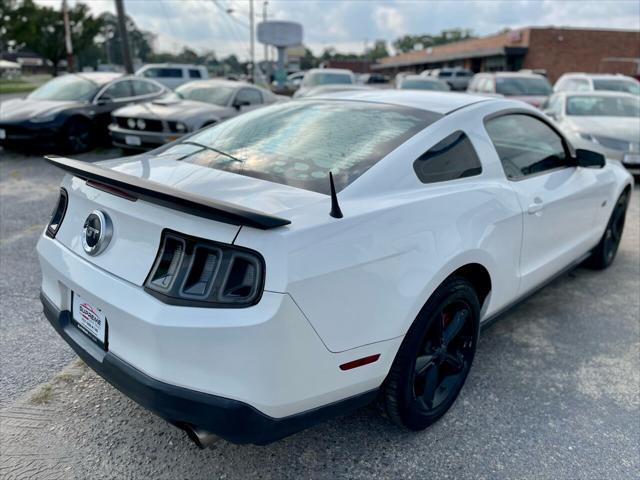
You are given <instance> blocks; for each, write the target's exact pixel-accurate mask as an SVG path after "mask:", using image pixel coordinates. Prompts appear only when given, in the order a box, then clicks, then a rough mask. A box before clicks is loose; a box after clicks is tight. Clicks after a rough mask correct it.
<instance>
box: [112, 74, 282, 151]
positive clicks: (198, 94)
mask: <svg viewBox="0 0 640 480" xmlns="http://www.w3.org/2000/svg"><path fill="white" fill-rule="evenodd" d="M280 100H282V98H281V97H278V96H276V95H274V94H273V93H271V92H270V91H268V90H265V89H264V88H260V87H257V86H254V85H251V84H248V83H243V82H233V81H228V80H198V81H195V82H189V83H185V84H184V85H181V86H180V87H178V88H176V90H175V94H173V95H169V96H167V97H163V98H160V99H157V100H155V101H153V102H149V103H143V104H140V105H129V106H126V107H123V108H120V109H118V110H116V111H115V112H113V122H112V123H111V125H109V133H110V135H111V139H112V142H113V144H114V145H115V146H117V147H121V148H125V149H132V150H135V149H140V150H149V149H151V148H156V147H158V146H160V145H163V144H165V143H167V142H171V141H173V140H175V139H177V138H179V137H181V136H182V135H185V134H187V133H190V132H195V131H196V130H199V129H201V128H203V127H206V126H208V125H213V124H214V123H219V122H222V121H224V120H227V119H228V118H231V117H235V116H236V115H239V114H241V113H244V112H247V111H249V110H254V109H256V108H259V107H263V106H265V105H270V104H272V103H275V102H277V101H280Z"/></svg>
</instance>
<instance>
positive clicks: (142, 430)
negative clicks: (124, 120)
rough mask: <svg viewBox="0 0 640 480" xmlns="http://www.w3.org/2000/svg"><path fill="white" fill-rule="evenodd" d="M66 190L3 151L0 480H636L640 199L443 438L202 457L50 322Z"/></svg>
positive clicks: (469, 398) (528, 314) (295, 440)
mask: <svg viewBox="0 0 640 480" xmlns="http://www.w3.org/2000/svg"><path fill="white" fill-rule="evenodd" d="M118 154H119V152H118V151H116V150H102V151H100V152H98V153H95V152H94V153H91V154H86V155H84V156H83V157H84V158H85V159H87V160H94V159H96V158H109V157H111V156H117V155H118ZM61 176H62V175H61V173H60V172H58V171H56V170H55V169H54V168H53V167H51V166H49V165H47V164H45V163H44V162H43V161H42V159H41V158H39V157H37V156H23V155H19V154H14V153H11V152H6V151H2V150H0V270H1V271H2V275H1V276H0V362H1V379H0V452H1V454H0V477H2V478H7V479H10V478H60V479H63V478H64V479H66V478H79V479H84V478H162V479H164V478H166V479H195V478H228V479H236V478H238V479H247V478H273V479H282V478H321V479H322V478H327V479H335V478H367V479H369V478H415V479H428V478H456V479H460V478H474V479H475V478H481V479H502V478H504V479H513V478H532V479H533V478H535V479H557V478H569V479H574V478H575V479H578V478H579V479H603V478H607V479H625V480H627V479H631V478H638V471H640V218H639V217H640V204H639V200H638V199H639V196H638V194H639V192H638V188H636V189H635V191H634V195H633V197H632V200H631V206H630V211H629V213H628V216H627V226H626V229H625V234H624V237H623V240H622V244H621V248H620V251H619V253H618V257H617V259H616V261H615V263H614V265H613V266H612V267H611V268H610V269H608V270H606V271H604V272H593V271H590V270H587V269H583V268H579V269H577V270H574V271H573V272H571V273H570V274H567V275H564V276H562V277H561V278H559V279H557V280H555V281H554V282H553V283H552V284H550V285H549V286H547V287H546V288H544V289H543V290H542V291H540V292H539V293H537V294H536V295H535V296H533V297H531V298H530V299H529V300H527V301H526V302H525V303H523V304H521V305H520V306H518V307H517V308H516V309H514V310H512V311H511V312H509V313H508V314H506V315H505V316H504V317H503V318H502V319H501V320H500V321H498V322H497V323H496V324H494V325H493V326H492V327H490V328H489V329H487V330H486V331H484V332H483V334H482V336H481V341H480V346H479V349H478V354H477V356H476V360H475V364H474V367H473V369H472V371H471V374H470V376H469V379H468V381H467V384H466V386H465V387H464V389H463V391H462V394H461V396H460V398H459V399H458V401H457V402H456V404H455V405H454V407H453V408H452V410H451V411H450V412H449V413H448V414H447V415H446V416H445V417H444V418H443V419H442V420H441V421H440V422H438V423H437V424H436V425H435V426H434V427H432V428H431V429H429V430H427V431H425V432H421V433H417V434H416V433H408V432H405V431H402V430H399V429H398V428H396V427H395V426H393V425H392V424H390V423H389V422H388V421H386V420H385V419H383V418H381V417H379V416H378V415H377V413H376V411H375V409H374V408H373V407H371V408H365V409H362V410H360V411H358V412H356V413H354V414H352V415H349V416H347V417H344V418H340V419H335V420H332V421H329V422H326V423H324V424H321V425H318V426H316V427H314V428H311V429H309V430H307V431H304V432H301V433H299V434H297V435H294V436H292V437H289V438H287V439H285V440H283V441H280V442H277V443H275V444H272V445H269V446H266V447H256V446H237V445H232V444H229V443H226V442H224V441H222V440H220V441H218V442H217V443H216V444H215V445H214V447H213V448H212V449H209V450H198V449H197V448H196V447H195V446H194V445H193V444H192V443H191V442H190V441H188V440H187V438H186V436H185V435H184V434H183V433H182V432H181V431H179V430H177V429H176V428H174V427H172V426H170V425H168V424H166V423H165V422H164V421H162V420H160V419H158V418H157V417H155V416H154V415H152V414H150V413H148V412H146V411H144V410H143V409H141V408H139V407H138V406H136V405H135V404H134V403H133V402H131V401H130V400H128V399H127V398H125V397H124V396H122V395H121V394H119V393H118V392H117V391H116V390H114V389H113V388H112V387H110V386H109V385H107V384H106V383H105V382H104V381H102V380H101V379H100V378H98V377H97V376H95V375H94V374H93V373H92V372H90V371H89V370H87V369H86V368H84V367H82V365H81V364H79V363H78V362H77V361H76V360H74V355H73V353H72V352H71V350H70V349H69V348H68V347H67V346H66V345H65V344H64V343H63V342H62V341H61V340H59V339H58V338H57V336H56V334H54V332H53V329H51V327H50V326H49V325H48V323H47V322H46V320H45V319H44V318H43V316H42V314H41V307H40V304H39V301H38V291H39V267H38V263H37V259H36V255H35V250H34V247H35V244H36V241H37V239H38V236H39V235H40V233H41V231H42V229H43V228H44V225H45V222H46V220H47V219H48V215H49V213H50V211H51V208H52V207H53V204H54V201H55V198H56V195H57V185H58V182H59V180H60V178H61ZM310 381H312V380H310Z"/></svg>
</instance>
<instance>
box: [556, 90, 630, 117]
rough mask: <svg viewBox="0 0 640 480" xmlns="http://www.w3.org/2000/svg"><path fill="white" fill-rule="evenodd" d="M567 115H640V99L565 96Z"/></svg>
mask: <svg viewBox="0 0 640 480" xmlns="http://www.w3.org/2000/svg"><path fill="white" fill-rule="evenodd" d="M567 115H569V116H580V117H640V99H638V98H633V97H623V96H620V97H609V96H607V97H605V96H598V95H589V96H587V95H576V96H574V97H567Z"/></svg>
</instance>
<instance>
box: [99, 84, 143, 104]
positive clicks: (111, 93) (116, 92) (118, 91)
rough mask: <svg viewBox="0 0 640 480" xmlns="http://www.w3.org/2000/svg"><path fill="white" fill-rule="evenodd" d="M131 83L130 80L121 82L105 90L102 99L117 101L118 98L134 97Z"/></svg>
mask: <svg viewBox="0 0 640 480" xmlns="http://www.w3.org/2000/svg"><path fill="white" fill-rule="evenodd" d="M134 96H135V93H134V91H133V82H132V81H131V80H121V81H119V82H116V83H114V84H113V85H111V86H110V87H109V88H107V89H106V90H105V91H104V93H103V94H102V95H101V97H103V98H111V99H113V100H117V99H119V98H129V97H134Z"/></svg>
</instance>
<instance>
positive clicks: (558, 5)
mask: <svg viewBox="0 0 640 480" xmlns="http://www.w3.org/2000/svg"><path fill="white" fill-rule="evenodd" d="M36 1H37V2H38V3H41V4H45V5H48V6H51V7H54V8H60V4H61V0H36ZM78 1H83V0H69V3H70V4H71V5H73V4H75V3H76V2H78ZM84 2H85V3H87V4H88V5H89V6H90V7H91V9H92V11H93V12H94V13H96V14H99V13H101V12H103V11H105V10H108V11H111V12H113V11H114V2H113V0H84ZM217 3H218V4H220V5H221V6H222V7H223V8H219V7H217V6H216V4H215V3H214V1H213V0H125V8H126V10H127V13H128V14H129V15H130V16H131V17H132V18H133V19H134V21H135V22H136V24H137V25H138V26H139V27H140V28H142V29H145V30H150V31H152V32H153V33H155V34H156V35H157V42H156V46H157V48H158V49H160V50H170V51H174V52H175V51H179V50H181V49H182V48H183V47H184V46H189V47H190V48H193V49H195V50H197V51H202V50H214V51H215V52H216V54H217V55H218V56H219V57H222V56H226V55H228V54H230V53H235V54H236V55H238V56H239V57H240V58H242V59H246V58H248V49H249V32H248V30H247V28H246V26H243V24H244V25H246V24H248V23H249V21H248V11H249V2H248V1H247V0H217ZM254 6H255V13H256V23H257V22H258V21H260V19H261V17H262V7H263V1H262V0H255V1H254ZM226 8H231V9H233V13H232V14H231V16H230V15H229V14H227V13H225V12H224V9H226ZM232 17H233V18H235V20H234V19H233V18H232ZM268 17H269V18H270V19H278V20H291V21H296V22H299V23H301V24H302V25H303V28H304V41H305V44H306V45H308V46H309V47H310V48H311V49H312V50H313V51H314V53H316V54H319V53H321V52H322V50H323V49H324V48H327V47H330V46H332V47H335V48H337V49H338V50H340V51H346V52H354V53H360V52H362V51H363V49H364V44H365V41H366V42H368V43H369V45H371V42H373V41H374V40H376V39H385V40H387V41H393V40H394V39H396V38H398V37H399V36H401V35H405V34H421V33H438V32H440V31H442V30H444V29H450V28H456V27H460V28H469V29H472V30H473V31H474V33H476V34H477V35H486V34H490V33H494V32H497V31H499V30H501V29H503V28H505V27H511V28H517V27H523V26H542V25H555V26H576V27H588V28H625V29H636V30H638V29H640V1H638V0H581V1H579V2H578V1H564V0H429V1H426V0H425V1H415V0H367V1H355V0H269V4H268ZM262 51H263V49H262V45H261V44H259V43H256V54H257V57H258V59H260V58H261V56H262Z"/></svg>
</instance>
